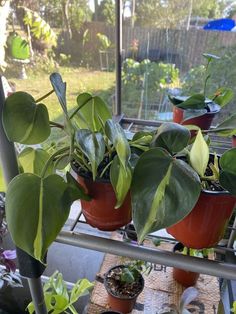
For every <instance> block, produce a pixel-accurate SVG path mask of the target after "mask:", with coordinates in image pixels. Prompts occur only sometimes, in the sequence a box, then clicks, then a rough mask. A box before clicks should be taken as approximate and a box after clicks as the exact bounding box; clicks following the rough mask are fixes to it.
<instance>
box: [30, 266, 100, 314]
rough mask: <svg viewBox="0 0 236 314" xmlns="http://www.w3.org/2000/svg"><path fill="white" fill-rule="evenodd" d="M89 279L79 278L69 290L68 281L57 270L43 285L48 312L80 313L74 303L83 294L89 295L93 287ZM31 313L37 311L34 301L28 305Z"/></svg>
mask: <svg viewBox="0 0 236 314" xmlns="http://www.w3.org/2000/svg"><path fill="white" fill-rule="evenodd" d="M93 286H94V285H93V283H91V282H90V281H89V280H88V279H85V278H84V279H79V280H78V281H77V282H76V283H75V284H74V286H73V288H72V289H71V290H70V291H68V289H67V285H66V282H65V281H64V280H63V276H62V274H61V273H60V272H58V271H55V272H54V273H53V275H52V276H51V277H50V278H49V279H48V281H47V282H46V283H45V284H44V286H43V293H44V300H45V304H46V308H47V312H48V313H58V314H59V313H72V314H76V313H78V312H77V311H76V309H75V307H74V305H73V304H74V303H75V302H76V301H77V300H78V299H79V298H80V297H82V296H84V295H87V294H88V293H89V292H90V291H91V289H92V288H93ZM27 310H28V312H29V313H30V314H33V313H35V307H34V304H33V302H30V303H29V305H28V306H27Z"/></svg>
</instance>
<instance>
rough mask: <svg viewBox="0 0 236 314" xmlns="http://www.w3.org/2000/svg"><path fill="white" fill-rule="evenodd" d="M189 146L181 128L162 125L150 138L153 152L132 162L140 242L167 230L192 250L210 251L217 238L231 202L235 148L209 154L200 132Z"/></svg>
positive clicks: (235, 178)
mask: <svg viewBox="0 0 236 314" xmlns="http://www.w3.org/2000/svg"><path fill="white" fill-rule="evenodd" d="M189 143H190V132H189V131H188V130H187V129H186V128H185V127H184V126H181V125H178V124H176V123H165V124H163V125H162V126H161V127H160V128H159V129H158V132H157V134H156V136H155V137H154V138H153V141H152V143H151V144H152V146H153V148H151V149H150V150H148V151H147V152H145V153H143V155H142V156H141V157H140V159H139V160H138V163H137V165H136V167H135V169H134V174H133V180H132V185H131V195H132V210H133V221H134V225H135V229H136V231H137V234H138V238H139V241H140V242H141V241H143V239H144V238H145V236H146V235H147V234H148V233H150V232H154V231H157V230H160V229H162V228H167V227H169V228H168V231H169V232H170V233H171V234H172V235H174V236H175V237H176V238H177V240H179V241H180V242H182V243H183V244H184V245H185V246H187V247H191V248H196V249H200V248H204V247H212V246H214V245H215V244H216V243H217V242H218V241H219V240H220V238H221V237H222V232H223V231H224V227H225V225H226V224H227V221H228V220H229V218H230V216H231V214H232V210H233V208H234V205H235V202H236V198H235V197H234V196H233V195H236V189H235V182H236V167H235V160H236V149H231V150H229V151H227V152H225V153H224V154H223V155H222V156H221V157H219V156H216V155H212V156H210V154H209V147H208V145H207V143H206V142H205V140H204V138H203V136H202V133H201V131H199V132H198V135H197V137H196V139H195V141H194V143H193V144H192V145H189ZM140 178H142V179H141V180H140ZM196 211H197V214H196ZM193 212H194V214H192V215H191V213H193ZM192 216H194V217H195V216H196V217H197V220H192V218H193V217H192ZM174 227H175V228H174ZM204 227H205V228H204ZM176 228H177V229H178V232H176V230H175V229H176ZM185 228H186V229H187V230H185ZM215 228H216V230H215ZM177 233H178V234H177ZM209 233H211V234H209ZM213 234H214V236H215V237H212V235H213ZM209 238H210V239H209ZM213 238H214V239H213ZM212 242H213V243H212Z"/></svg>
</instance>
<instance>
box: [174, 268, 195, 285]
mask: <svg viewBox="0 0 236 314" xmlns="http://www.w3.org/2000/svg"><path fill="white" fill-rule="evenodd" d="M199 276H200V274H199V273H194V272H192V271H187V270H183V269H179V268H173V278H174V279H175V280H176V281H177V282H178V283H180V284H181V285H182V286H184V287H186V288H187V287H191V286H194V285H195V284H196V282H197V280H198V278H199Z"/></svg>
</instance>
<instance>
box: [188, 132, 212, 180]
mask: <svg viewBox="0 0 236 314" xmlns="http://www.w3.org/2000/svg"><path fill="white" fill-rule="evenodd" d="M208 161H209V147H208V145H207V143H206V142H205V140H204V137H203V135H202V132H201V130H199V131H198V133H197V136H196V139H195V141H194V143H193V146H192V148H191V151H190V164H191V166H192V167H193V169H194V170H196V171H197V173H198V174H199V175H200V177H203V176H204V174H205V171H206V168H207V165H208Z"/></svg>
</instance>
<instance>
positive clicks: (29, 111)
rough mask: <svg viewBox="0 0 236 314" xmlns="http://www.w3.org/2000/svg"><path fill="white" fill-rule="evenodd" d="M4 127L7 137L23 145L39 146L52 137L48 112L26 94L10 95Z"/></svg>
mask: <svg viewBox="0 0 236 314" xmlns="http://www.w3.org/2000/svg"><path fill="white" fill-rule="evenodd" d="M2 118H3V126H4V130H5V132H6V135H7V137H8V138H9V139H10V140H11V141H13V142H18V143H22V144H29V145H31V144H39V143H41V142H43V141H45V140H46V139H47V138H48V136H49V135H50V125H49V116H48V111H47V108H46V106H45V105H43V104H36V102H35V100H34V98H33V97H32V96H31V95H30V94H28V93H25V92H16V93H14V94H12V95H10V96H9V97H8V98H7V99H6V101H5V105H4V108H3V117H2Z"/></svg>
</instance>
